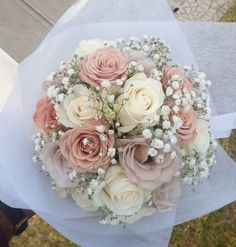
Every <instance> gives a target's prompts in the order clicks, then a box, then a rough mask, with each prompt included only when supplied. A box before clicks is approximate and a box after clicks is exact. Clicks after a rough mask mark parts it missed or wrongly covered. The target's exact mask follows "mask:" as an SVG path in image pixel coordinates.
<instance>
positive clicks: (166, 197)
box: [152, 177, 181, 213]
mask: <svg viewBox="0 0 236 247" xmlns="http://www.w3.org/2000/svg"><path fill="white" fill-rule="evenodd" d="M180 196H181V180H180V178H179V177H173V178H172V180H170V181H169V182H167V183H164V184H163V185H162V186H160V187H159V188H157V189H156V190H155V191H153V193H152V200H153V202H154V204H155V205H156V207H157V208H158V210H159V211H160V212H163V213H164V212H167V211H170V210H172V209H173V207H174V206H176V205H177V203H178V201H179V199H180Z"/></svg>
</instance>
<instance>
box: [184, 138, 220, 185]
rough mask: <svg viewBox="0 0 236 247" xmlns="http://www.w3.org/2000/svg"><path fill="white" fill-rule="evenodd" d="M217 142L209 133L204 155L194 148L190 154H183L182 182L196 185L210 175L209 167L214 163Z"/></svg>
mask: <svg viewBox="0 0 236 247" xmlns="http://www.w3.org/2000/svg"><path fill="white" fill-rule="evenodd" d="M216 146H217V142H216V141H215V139H214V138H213V136H212V135H211V140H210V146H209V149H208V152H207V154H206V155H203V154H202V153H199V152H197V151H196V150H194V151H193V152H192V153H191V154H190V155H185V156H183V162H182V165H183V168H182V170H181V173H182V179H183V183H184V184H186V185H191V186H193V188H194V186H196V185H197V184H199V183H202V182H203V181H204V179H206V178H208V177H209V175H210V168H211V167H212V166H213V165H214V164H215V163H216V160H215V156H216Z"/></svg>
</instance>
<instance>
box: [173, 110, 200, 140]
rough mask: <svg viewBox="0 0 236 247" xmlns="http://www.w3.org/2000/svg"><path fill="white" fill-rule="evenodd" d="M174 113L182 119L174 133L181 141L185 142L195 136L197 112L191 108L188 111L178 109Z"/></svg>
mask: <svg viewBox="0 0 236 247" xmlns="http://www.w3.org/2000/svg"><path fill="white" fill-rule="evenodd" d="M176 115H177V116H178V117H180V118H181V120H182V121H183V124H182V126H181V127H180V128H179V129H177V131H176V135H177V137H178V138H179V140H180V141H181V143H184V144H187V143H189V142H190V141H192V140H193V139H194V138H195V137H196V136H197V131H196V129H197V112H195V111H194V110H193V108H191V109H190V110H189V111H188V112H184V110H180V111H179V112H178V113H177V114H176Z"/></svg>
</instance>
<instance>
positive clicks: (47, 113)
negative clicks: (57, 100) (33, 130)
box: [33, 96, 62, 133]
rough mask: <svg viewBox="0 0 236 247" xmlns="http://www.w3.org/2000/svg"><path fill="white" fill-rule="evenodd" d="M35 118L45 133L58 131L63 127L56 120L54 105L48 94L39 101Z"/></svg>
mask: <svg viewBox="0 0 236 247" xmlns="http://www.w3.org/2000/svg"><path fill="white" fill-rule="evenodd" d="M33 120H34V122H35V124H36V125H37V126H38V127H39V128H40V129H42V130H43V131H44V132H45V133H50V132H53V131H57V130H59V129H60V128H61V127H62V126H61V125H60V124H59V123H58V122H57V120H56V112H55V109H54V105H53V103H52V102H51V100H50V99H49V98H48V97H47V96H46V97H44V98H42V99H41V100H39V101H38V103H37V105H36V111H35V113H34V116H33Z"/></svg>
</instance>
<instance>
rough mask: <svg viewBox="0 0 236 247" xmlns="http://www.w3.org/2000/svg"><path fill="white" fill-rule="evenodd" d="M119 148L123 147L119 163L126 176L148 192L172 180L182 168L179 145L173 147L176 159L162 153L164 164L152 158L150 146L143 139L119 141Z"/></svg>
mask: <svg viewBox="0 0 236 247" xmlns="http://www.w3.org/2000/svg"><path fill="white" fill-rule="evenodd" d="M117 146H118V147H122V151H121V152H119V162H120V165H121V166H122V167H123V169H124V172H125V174H126V176H128V177H129V178H131V179H132V180H133V181H135V182H136V183H138V184H140V185H141V186H143V187H144V188H146V189H148V190H154V189H156V188H157V187H159V186H161V185H162V184H163V183H166V182H168V181H170V180H171V178H172V177H173V176H174V175H175V174H176V172H177V171H178V170H179V169H180V167H181V154H180V149H179V147H178V146H177V145H175V146H172V149H173V151H175V152H176V157H175V158H173V159H172V158H171V154H170V153H161V152H160V151H159V154H162V155H163V156H164V161H163V162H162V163H157V162H156V157H153V158H152V157H150V156H149V155H148V150H149V148H150V145H149V144H148V143H146V141H145V139H144V138H142V137H138V138H133V139H119V140H118V141H117Z"/></svg>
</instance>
